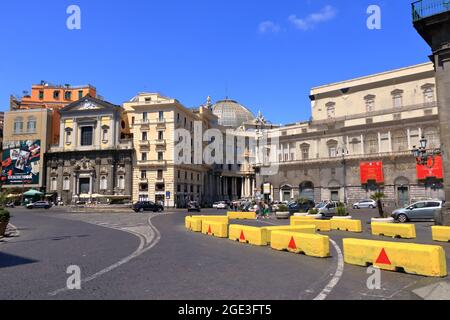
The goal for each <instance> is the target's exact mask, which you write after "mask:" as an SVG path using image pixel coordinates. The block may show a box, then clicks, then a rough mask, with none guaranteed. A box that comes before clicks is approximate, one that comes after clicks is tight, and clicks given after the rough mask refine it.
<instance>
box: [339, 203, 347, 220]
mask: <svg viewBox="0 0 450 320" xmlns="http://www.w3.org/2000/svg"><path fill="white" fill-rule="evenodd" d="M336 215H337V216H338V217H347V216H348V212H347V208H346V207H345V205H344V204H343V203H339V205H338V207H337V208H336Z"/></svg>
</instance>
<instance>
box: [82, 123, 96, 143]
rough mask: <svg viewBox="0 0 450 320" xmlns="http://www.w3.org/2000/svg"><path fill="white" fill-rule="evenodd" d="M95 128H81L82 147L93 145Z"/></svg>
mask: <svg viewBox="0 0 450 320" xmlns="http://www.w3.org/2000/svg"><path fill="white" fill-rule="evenodd" d="M93 135H94V127H82V128H81V145H82V146H92V144H93Z"/></svg>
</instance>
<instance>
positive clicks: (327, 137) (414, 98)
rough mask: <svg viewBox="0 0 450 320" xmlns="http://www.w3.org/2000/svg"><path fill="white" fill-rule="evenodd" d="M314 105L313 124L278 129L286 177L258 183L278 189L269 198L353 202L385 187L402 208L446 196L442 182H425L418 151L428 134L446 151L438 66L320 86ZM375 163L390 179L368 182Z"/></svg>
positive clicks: (273, 132) (282, 172) (432, 143)
mask: <svg viewBox="0 0 450 320" xmlns="http://www.w3.org/2000/svg"><path fill="white" fill-rule="evenodd" d="M311 108H312V120H311V121H308V122H300V123H297V124H294V125H289V126H285V127H281V128H279V129H275V130H271V131H270V135H278V136H280V145H279V146H278V151H277V152H278V162H279V165H280V172H279V174H277V175H274V176H271V177H264V178H261V180H263V181H259V182H258V187H259V184H262V183H263V182H266V183H268V184H270V185H271V192H270V195H267V196H268V197H270V198H272V199H274V200H291V199H296V198H298V197H303V198H311V199H314V200H316V201H319V200H340V201H347V202H352V201H358V200H361V199H365V198H368V197H369V196H370V194H371V193H372V192H374V191H376V190H382V191H384V192H385V194H386V195H387V197H388V199H387V201H388V202H389V203H392V204H395V205H402V204H405V203H410V202H412V201H414V200H418V199H424V198H443V190H442V180H441V177H435V176H433V175H430V176H427V177H425V178H424V177H418V170H417V167H416V161H415V159H414V157H413V156H412V153H411V150H412V149H413V147H414V146H418V145H419V140H420V139H421V137H422V136H424V137H426V138H427V139H428V142H429V147H430V148H439V147H440V141H439V129H438V128H439V126H438V108H437V103H436V90H435V78H434V68H433V65H432V64H431V63H425V64H420V65H416V66H411V67H407V68H403V69H398V70H393V71H388V72H383V73H380V74H375V75H371V76H367V77H362V78H357V79H352V80H348V81H342V82H338V83H333V84H328V85H324V86H320V87H315V88H313V89H312V90H311ZM275 147H276V146H272V148H275ZM366 162H367V163H366ZM367 165H369V166H372V165H374V166H375V165H376V166H380V168H378V169H379V170H380V172H381V173H382V177H379V178H377V179H374V180H372V179H369V180H368V181H363V177H362V175H364V172H363V171H364V170H366V169H367V168H366V167H365V166H367Z"/></svg>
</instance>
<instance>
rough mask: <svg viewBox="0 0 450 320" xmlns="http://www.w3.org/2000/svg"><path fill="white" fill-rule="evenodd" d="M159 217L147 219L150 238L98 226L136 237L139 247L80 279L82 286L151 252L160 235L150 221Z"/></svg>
mask: <svg viewBox="0 0 450 320" xmlns="http://www.w3.org/2000/svg"><path fill="white" fill-rule="evenodd" d="M161 215H162V214H158V215H155V216H153V217H149V218H148V226H149V227H150V237H147V235H142V234H140V233H137V232H135V231H131V230H127V229H126V228H120V229H117V228H113V227H111V226H105V225H100V226H101V227H106V228H110V229H115V230H120V231H125V232H128V233H130V234H133V235H135V236H137V237H138V238H139V240H140V242H139V246H138V248H137V250H136V251H135V252H134V253H132V254H131V255H130V256H128V257H126V258H124V259H122V260H120V261H118V262H117V263H115V264H113V265H111V266H109V267H107V268H105V269H103V270H101V271H99V272H97V273H95V274H93V275H91V276H90V277H88V278H85V279H82V280H81V283H82V284H84V283H87V282H90V281H92V280H94V279H97V278H98V277H101V276H103V275H105V274H106V273H108V272H111V271H113V270H115V269H117V268H119V267H120V266H122V265H124V264H126V263H128V262H130V261H131V260H133V259H135V258H137V257H139V256H140V255H142V254H144V253H146V252H147V251H149V250H151V249H152V248H154V247H155V246H156V245H157V244H158V243H159V242H160V241H161V233H160V232H159V230H158V229H156V228H155V226H154V225H153V224H152V222H151V220H152V219H153V218H156V217H159V216H161ZM67 291H70V290H69V289H67V288H61V289H58V290H55V291H53V292H50V293H49V295H50V296H53V297H54V296H57V295H58V294H60V293H63V292H67Z"/></svg>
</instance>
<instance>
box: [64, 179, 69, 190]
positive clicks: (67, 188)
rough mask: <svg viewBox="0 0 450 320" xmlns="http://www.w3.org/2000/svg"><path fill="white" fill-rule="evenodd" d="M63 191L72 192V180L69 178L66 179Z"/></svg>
mask: <svg viewBox="0 0 450 320" xmlns="http://www.w3.org/2000/svg"><path fill="white" fill-rule="evenodd" d="M63 190H64V191H69V190H70V178H69V177H64V181H63Z"/></svg>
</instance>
